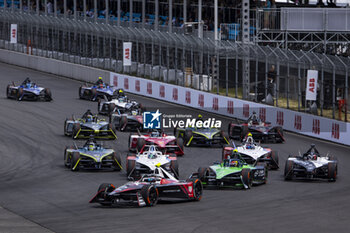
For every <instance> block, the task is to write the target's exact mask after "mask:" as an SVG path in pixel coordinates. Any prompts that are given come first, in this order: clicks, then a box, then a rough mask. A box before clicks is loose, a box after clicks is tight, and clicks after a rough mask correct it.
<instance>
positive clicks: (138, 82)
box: [135, 80, 140, 92]
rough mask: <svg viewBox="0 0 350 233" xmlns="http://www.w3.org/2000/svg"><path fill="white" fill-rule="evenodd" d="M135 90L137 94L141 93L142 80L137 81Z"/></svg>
mask: <svg viewBox="0 0 350 233" xmlns="http://www.w3.org/2000/svg"><path fill="white" fill-rule="evenodd" d="M135 90H136V91H137V92H140V80H136V81H135Z"/></svg>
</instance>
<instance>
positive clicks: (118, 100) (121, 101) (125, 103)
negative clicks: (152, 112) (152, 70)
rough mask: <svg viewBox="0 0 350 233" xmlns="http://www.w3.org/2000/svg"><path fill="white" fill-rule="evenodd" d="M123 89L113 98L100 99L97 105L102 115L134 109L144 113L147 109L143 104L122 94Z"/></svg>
mask: <svg viewBox="0 0 350 233" xmlns="http://www.w3.org/2000/svg"><path fill="white" fill-rule="evenodd" d="M121 91H122V89H119V90H117V91H116V92H117V93H118V95H117V96H116V97H114V98H112V99H107V98H103V99H99V100H98V105H97V109H98V113H99V114H101V115H110V114H112V113H113V112H118V113H120V114H123V113H125V112H130V111H132V110H138V111H140V112H141V113H142V112H144V111H145V110H146V109H145V108H144V107H143V106H142V104H140V103H137V102H136V101H134V100H130V99H128V97H126V96H125V95H124V94H121ZM122 93H124V92H122Z"/></svg>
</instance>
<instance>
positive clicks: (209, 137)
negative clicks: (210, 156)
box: [174, 127, 229, 146]
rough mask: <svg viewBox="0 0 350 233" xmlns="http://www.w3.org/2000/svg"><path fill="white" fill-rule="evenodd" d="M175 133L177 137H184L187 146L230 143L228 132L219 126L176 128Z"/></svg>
mask: <svg viewBox="0 0 350 233" xmlns="http://www.w3.org/2000/svg"><path fill="white" fill-rule="evenodd" d="M174 135H175V136H176V137H177V138H182V139H183V141H184V143H185V146H192V145H203V146H211V145H224V144H229V136H228V134H227V133H226V132H224V131H222V130H220V129H217V128H205V127H201V128H197V127H191V128H175V130H174Z"/></svg>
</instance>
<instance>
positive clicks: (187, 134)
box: [184, 129, 193, 146]
mask: <svg viewBox="0 0 350 233" xmlns="http://www.w3.org/2000/svg"><path fill="white" fill-rule="evenodd" d="M192 136H193V132H192V130H190V129H186V130H185V138H184V142H185V144H186V146H189V145H188V143H189V142H190V140H191V138H192Z"/></svg>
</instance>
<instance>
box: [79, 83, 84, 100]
mask: <svg viewBox="0 0 350 233" xmlns="http://www.w3.org/2000/svg"><path fill="white" fill-rule="evenodd" d="M82 89H83V87H82V86H80V87H79V99H83V97H84V95H83V93H82V92H81V91H82Z"/></svg>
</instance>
